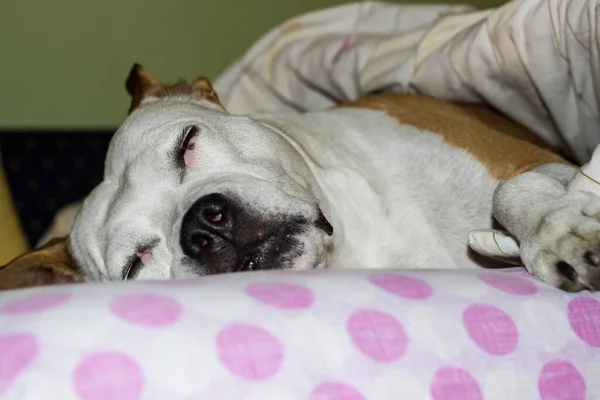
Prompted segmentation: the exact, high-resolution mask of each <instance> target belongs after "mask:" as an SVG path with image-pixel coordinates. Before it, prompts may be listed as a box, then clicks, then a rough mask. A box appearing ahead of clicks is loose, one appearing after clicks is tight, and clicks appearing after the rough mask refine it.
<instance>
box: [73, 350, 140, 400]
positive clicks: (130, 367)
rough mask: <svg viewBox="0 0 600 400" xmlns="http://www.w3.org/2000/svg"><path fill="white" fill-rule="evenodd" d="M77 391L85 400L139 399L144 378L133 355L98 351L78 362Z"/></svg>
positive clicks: (74, 383)
mask: <svg viewBox="0 0 600 400" xmlns="http://www.w3.org/2000/svg"><path fill="white" fill-rule="evenodd" d="M73 385H74V386H75V391H76V392H77V394H79V396H80V397H82V398H83V399H85V400H135V399H139V398H140V397H141V395H142V388H143V386H144V377H143V373H142V370H141V368H140V367H139V365H138V364H137V363H136V362H135V360H133V359H132V358H131V357H129V356H127V355H125V354H121V353H109V352H106V353H95V354H92V355H90V356H87V357H86V358H85V359H83V361H81V362H80V363H79V365H77V367H76V368H75V372H74V373H73Z"/></svg>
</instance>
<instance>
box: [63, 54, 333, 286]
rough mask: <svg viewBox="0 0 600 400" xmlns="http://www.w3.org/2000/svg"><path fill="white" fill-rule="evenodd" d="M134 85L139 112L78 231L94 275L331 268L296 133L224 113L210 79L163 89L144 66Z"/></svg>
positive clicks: (136, 71)
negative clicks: (325, 265) (294, 139)
mask: <svg viewBox="0 0 600 400" xmlns="http://www.w3.org/2000/svg"><path fill="white" fill-rule="evenodd" d="M126 86H127V89H128V91H129V93H130V94H131V95H132V104H131V109H130V115H129V117H128V118H127V119H126V120H125V122H124V123H123V124H122V125H121V127H120V128H119V130H118V131H117V133H116V134H115V136H114V138H113V140H112V142H111V144H110V148H109V151H108V154H107V158H106V164H105V173H104V180H103V181H102V183H101V184H100V185H98V186H97V187H96V188H95V189H94V190H93V191H92V193H91V194H90V195H89V197H88V198H87V199H86V200H85V202H84V203H83V206H82V209H81V211H80V213H79V215H78V217H77V219H76V221H75V224H74V227H73V230H72V232H71V235H70V243H71V247H72V252H73V258H74V259H75V261H76V263H77V264H78V265H79V266H80V268H81V271H82V273H83V274H84V275H85V276H86V277H88V278H90V279H92V280H107V279H110V280H118V279H136V278H140V279H167V278H182V277H189V276H195V275H206V274H213V273H222V272H234V271H247V270H256V269H271V268H314V267H320V266H322V265H323V263H324V262H325V258H326V254H327V252H328V250H329V246H330V244H331V235H332V233H333V228H332V227H331V225H330V224H329V222H328V221H327V219H326V218H325V217H324V216H323V214H322V212H321V210H320V208H319V205H318V200H317V193H316V189H315V188H316V185H315V182H314V181H313V179H312V175H311V173H310V171H309V168H308V166H307V164H306V163H305V161H304V159H303V158H302V157H301V156H300V155H299V153H298V152H297V151H296V150H295V149H294V147H293V145H292V144H290V142H289V141H288V140H287V139H285V138H284V137H282V136H281V135H280V134H279V133H278V132H276V131H275V130H274V129H272V128H270V127H269V126H266V125H265V124H263V123H260V122H257V121H255V120H253V119H252V118H250V117H247V116H236V115H231V114H229V113H227V111H226V110H225V109H224V108H223V106H222V105H221V104H220V102H219V99H218V97H217V95H216V93H215V91H214V90H213V88H212V86H211V84H210V82H209V81H208V80H206V79H204V78H199V79H197V80H195V81H194V82H192V83H191V84H187V83H185V82H179V83H177V84H175V85H164V84H161V83H160V82H159V81H158V80H157V79H156V78H154V77H152V76H151V75H149V74H148V73H146V72H145V71H144V70H143V69H142V68H141V67H140V66H139V65H135V66H134V68H133V70H132V71H131V74H130V76H129V78H128V80H127V85H126Z"/></svg>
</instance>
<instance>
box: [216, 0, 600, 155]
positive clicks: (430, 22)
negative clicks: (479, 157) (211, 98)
mask: <svg viewBox="0 0 600 400" xmlns="http://www.w3.org/2000/svg"><path fill="white" fill-rule="evenodd" d="M598 23H599V18H598V14H597V9H596V1H593V0H519V1H511V2H508V3H506V4H505V5H504V6H502V7H500V8H497V9H490V10H483V11H481V10H476V9H473V8H471V7H467V6H462V5H402V4H393V3H382V2H360V3H354V4H349V5H346V6H341V7H334V8H330V9H325V10H321V11H317V12H314V13H310V14H305V15H300V16H298V17H296V18H293V19H291V20H289V21H287V22H285V23H283V24H281V25H280V26H278V27H275V28H274V29H272V30H271V31H270V32H269V33H267V34H266V35H265V36H264V37H262V38H261V39H260V40H259V41H258V42H257V43H256V44H254V45H253V46H252V47H251V48H250V49H249V50H248V52H247V53H246V54H245V55H244V56H243V57H241V58H240V59H239V60H238V61H237V62H236V63H234V64H233V65H232V66H231V67H230V68H229V69H228V70H227V71H226V72H225V73H224V74H223V75H221V77H220V78H219V79H217V81H216V89H217V92H218V93H219V95H220V97H221V99H222V101H223V104H224V105H225V106H226V107H227V108H228V109H229V110H230V111H231V112H234V113H250V112H266V111H282V110H287V111H305V110H318V109H323V108H325V107H328V106H331V105H333V104H336V103H339V102H342V101H348V100H354V99H356V98H359V97H362V96H364V95H366V94H370V93H376V92H389V91H392V92H418V93H423V94H427V95H431V96H435V97H439V98H444V99H448V100H455V101H465V102H471V103H485V104H488V105H491V106H493V107H495V108H497V109H498V110H500V111H501V112H503V113H505V114H506V115H507V116H508V117H510V118H512V119H514V120H515V121H518V122H520V123H522V124H523V125H525V126H527V127H529V128H530V129H531V130H532V131H534V132H536V133H537V134H538V135H539V136H540V137H541V138H543V139H544V140H545V141H546V142H548V143H549V144H551V145H553V146H555V147H557V148H560V149H563V150H565V151H566V152H567V153H569V154H570V155H571V156H572V157H573V158H574V159H576V160H577V161H578V162H579V163H584V162H587V161H588V159H589V157H590V156H591V154H592V152H593V150H594V149H595V148H596V146H597V145H598V144H599V143H600V129H599V128H600V124H599V119H598V105H599V103H598V101H599V97H600V56H599V54H598V45H599V36H598V35H599V34H598Z"/></svg>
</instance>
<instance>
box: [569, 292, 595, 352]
mask: <svg viewBox="0 0 600 400" xmlns="http://www.w3.org/2000/svg"><path fill="white" fill-rule="evenodd" d="M568 314H569V322H570V323H571V329H573V331H574V332H575V333H576V334H577V336H579V338H580V339H581V340H583V341H584V342H585V343H587V344H588V345H590V346H592V347H600V302H599V301H598V300H595V299H592V298H591V297H575V298H574V299H573V300H571V301H570V302H569V312H568Z"/></svg>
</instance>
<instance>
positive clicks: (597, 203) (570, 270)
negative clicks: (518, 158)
mask: <svg viewBox="0 0 600 400" xmlns="http://www.w3.org/2000/svg"><path fill="white" fill-rule="evenodd" d="M576 173H578V172H577V169H576V168H574V167H571V166H568V165H564V164H546V165H543V166H541V167H537V168H535V169H533V170H531V171H529V172H525V173H523V174H520V175H518V176H516V177H514V178H511V179H509V180H506V181H504V182H502V183H501V184H500V185H499V186H498V188H497V189H496V191H495V193H494V204H493V212H494V216H495V217H496V219H497V220H498V222H500V223H501V224H502V225H503V226H504V228H505V229H507V230H508V231H509V232H510V234H511V235H513V236H514V237H515V239H516V240H517V241H518V242H519V245H520V255H521V259H522V261H523V263H524V265H525V266H526V267H527V269H528V270H529V271H530V272H531V273H532V274H533V275H534V276H536V277H537V278H539V279H541V280H543V281H545V282H547V283H549V284H550V285H552V286H555V287H558V288H561V289H563V290H567V291H580V290H583V289H586V288H587V289H592V290H599V289H600V197H598V196H596V195H594V194H591V193H588V192H583V191H578V190H573V191H567V184H568V182H569V181H570V180H571V179H572V178H573V177H574V176H575V174H576Z"/></svg>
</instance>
